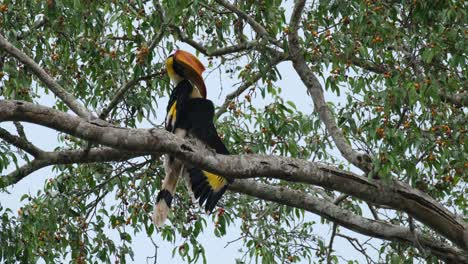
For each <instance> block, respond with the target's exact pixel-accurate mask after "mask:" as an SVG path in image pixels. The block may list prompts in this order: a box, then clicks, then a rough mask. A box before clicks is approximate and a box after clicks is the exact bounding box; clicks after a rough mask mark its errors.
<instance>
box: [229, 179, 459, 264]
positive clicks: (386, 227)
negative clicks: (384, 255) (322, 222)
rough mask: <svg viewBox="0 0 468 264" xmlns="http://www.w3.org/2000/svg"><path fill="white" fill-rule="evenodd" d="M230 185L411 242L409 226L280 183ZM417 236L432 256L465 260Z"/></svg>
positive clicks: (453, 250)
mask: <svg viewBox="0 0 468 264" xmlns="http://www.w3.org/2000/svg"><path fill="white" fill-rule="evenodd" d="M229 189H230V190H232V191H235V192H238V193H243V194H247V195H250V196H253V197H258V198H261V199H264V200H268V201H272V202H277V203H280V204H284V205H288V206H292V207H297V208H302V209H305V210H307V211H309V212H312V213H315V214H318V215H320V216H322V217H325V218H327V219H328V220H330V221H333V222H334V223H337V224H339V225H341V226H343V227H346V228H348V229H350V230H353V231H355V232H358V233H361V234H364V235H368V236H371V237H377V238H381V239H385V240H391V241H399V242H404V243H407V244H411V245H414V244H413V241H414V239H413V237H414V236H413V233H412V232H411V230H409V229H408V228H405V227H401V226H398V225H393V224H389V223H386V222H383V221H375V220H371V219H368V218H364V217H362V216H359V215H356V214H354V213H352V212H351V211H349V210H346V209H343V208H340V207H339V206H337V205H335V204H333V203H331V202H328V201H326V200H323V199H319V198H317V197H314V196H312V195H308V194H305V193H303V192H300V191H296V190H290V189H288V188H286V187H282V186H281V187H278V186H271V185H268V184H264V183H259V182H255V181H252V180H242V181H239V180H237V181H235V182H234V184H232V185H231V186H230V187H229ZM418 237H419V238H420V243H421V245H423V246H424V247H425V248H427V249H429V250H430V251H431V253H432V254H434V255H435V256H437V257H440V258H443V259H445V260H447V261H449V262H452V263H466V262H468V252H467V251H463V250H461V249H458V248H456V247H450V246H447V245H446V244H445V243H443V242H440V241H437V240H435V239H433V238H430V237H428V236H426V235H424V234H422V233H418Z"/></svg>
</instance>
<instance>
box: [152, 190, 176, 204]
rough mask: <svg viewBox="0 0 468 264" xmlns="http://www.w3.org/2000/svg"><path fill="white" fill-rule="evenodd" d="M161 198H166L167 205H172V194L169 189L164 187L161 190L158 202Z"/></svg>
mask: <svg viewBox="0 0 468 264" xmlns="http://www.w3.org/2000/svg"><path fill="white" fill-rule="evenodd" d="M161 199H164V200H165V201H166V204H167V206H168V207H171V204H172V194H171V193H170V192H169V191H168V190H166V189H162V190H161V191H159V193H158V196H157V197H156V203H158V202H159V201H160V200H161Z"/></svg>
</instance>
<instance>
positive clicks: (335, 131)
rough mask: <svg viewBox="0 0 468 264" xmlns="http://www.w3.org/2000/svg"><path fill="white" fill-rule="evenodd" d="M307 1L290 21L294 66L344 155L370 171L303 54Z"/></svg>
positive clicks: (301, 3)
mask: <svg viewBox="0 0 468 264" xmlns="http://www.w3.org/2000/svg"><path fill="white" fill-rule="evenodd" d="M305 2H306V1H305V0H301V1H296V3H295V6H294V10H293V13H292V15H291V20H290V23H289V24H290V31H289V34H288V40H289V52H290V54H291V59H292V61H293V67H294V69H295V70H296V71H297V73H298V74H299V76H300V77H301V80H302V82H303V83H304V84H305V86H306V87H307V89H308V91H309V93H310V94H311V96H312V100H313V101H314V108H315V111H317V112H318V114H319V117H320V120H322V122H323V123H324V124H325V126H326V128H327V130H328V132H329V133H330V135H331V136H332V138H333V141H334V142H335V144H336V146H337V148H338V149H339V151H340V152H341V154H342V155H343V157H344V158H346V159H347V160H348V161H349V162H351V163H352V164H354V165H355V166H356V167H358V168H360V169H361V170H363V171H364V172H366V173H368V172H370V171H371V163H370V161H371V160H370V157H368V156H367V155H366V154H360V153H357V152H355V151H354V150H353V149H352V148H351V146H350V145H349V143H348V141H347V140H346V138H345V137H344V135H343V132H342V131H341V130H340V129H339V128H338V126H337V124H336V121H335V119H334V117H333V114H332V112H331V111H330V109H329V108H328V106H327V103H326V102H325V97H324V94H323V89H322V85H321V84H320V82H319V81H318V79H317V77H316V76H315V74H314V72H313V71H312V70H311V69H310V68H309V67H308V66H307V62H306V60H305V58H304V56H303V55H302V48H301V47H300V45H299V35H298V27H299V26H298V25H299V22H300V20H301V15H302V11H303V9H304V5H305Z"/></svg>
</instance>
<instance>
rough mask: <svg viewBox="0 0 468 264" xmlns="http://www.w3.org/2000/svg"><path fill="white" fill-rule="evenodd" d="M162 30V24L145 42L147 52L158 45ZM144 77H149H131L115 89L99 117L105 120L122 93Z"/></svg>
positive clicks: (160, 73)
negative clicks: (115, 91)
mask: <svg viewBox="0 0 468 264" xmlns="http://www.w3.org/2000/svg"><path fill="white" fill-rule="evenodd" d="M164 31H165V26H163V28H161V30H160V31H159V33H158V34H157V35H156V36H154V38H153V39H152V40H151V41H150V42H148V44H147V45H148V53H151V52H152V51H153V50H154V48H155V47H156V45H158V43H159V42H161V40H162V39H163V37H164V33H165V32H164ZM162 74H163V73H162V72H158V73H156V74H152V75H150V77H155V76H161V75H162ZM145 79H149V78H148V76H145V77H136V78H133V79H132V80H130V81H128V82H126V83H124V84H123V85H122V86H121V87H120V88H119V89H118V90H117V93H116V94H115V96H114V98H112V100H111V101H110V103H109V105H107V107H106V108H104V109H103V110H102V112H101V114H99V118H101V119H103V120H105V119H106V118H107V116H108V115H109V114H110V112H111V111H112V109H114V108H115V107H116V106H117V105H118V104H119V103H120V101H121V100H122V98H123V97H124V95H125V94H126V93H127V92H128V91H129V90H130V89H131V88H132V87H134V86H135V85H136V84H138V83H139V82H140V81H142V80H145Z"/></svg>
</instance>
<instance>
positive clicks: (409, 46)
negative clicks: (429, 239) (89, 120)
mask: <svg viewBox="0 0 468 264" xmlns="http://www.w3.org/2000/svg"><path fill="white" fill-rule="evenodd" d="M236 2H237V6H238V8H239V9H241V10H242V11H243V12H244V13H246V14H247V15H248V16H250V17H251V18H253V19H255V21H257V22H258V23H260V24H261V25H263V26H264V27H265V29H266V31H267V33H268V36H269V37H268V38H257V37H256V36H255V33H253V31H252V28H251V26H250V25H248V22H247V21H245V19H241V18H239V17H238V16H237V15H236V14H234V13H232V12H230V11H227V9H226V8H224V7H223V6H222V5H220V4H219V3H218V2H216V1H197V0H195V1H188V0H178V1H169V0H163V1H140V0H138V1H119V0H116V1H69V0H60V1H59V0H48V1H14V0H4V1H3V2H2V3H1V4H0V14H1V16H0V28H1V29H0V32H1V33H2V34H3V35H4V36H5V37H6V38H7V39H8V40H9V41H11V42H12V44H13V45H15V46H16V47H17V48H18V49H20V50H22V51H23V52H25V53H26V54H28V55H29V56H30V57H31V58H33V59H34V60H35V62H37V63H38V64H39V65H40V66H41V67H43V68H44V69H45V70H46V71H47V72H48V73H49V74H50V75H51V76H52V77H54V78H55V79H56V80H57V81H58V82H59V83H60V84H61V85H62V86H63V87H64V88H65V89H67V91H68V92H70V93H72V94H73V95H74V96H76V97H77V98H78V99H79V100H80V101H81V102H83V103H84V105H85V106H86V107H88V108H89V109H90V110H92V111H93V112H96V113H101V112H102V111H103V110H104V109H105V108H106V107H107V106H108V105H109V103H110V102H111V100H112V99H113V98H114V96H115V94H116V93H117V91H118V90H119V88H121V87H123V86H124V85H125V84H128V83H130V82H134V86H133V87H131V89H129V91H128V92H127V93H126V95H125V97H124V99H123V100H122V102H120V103H119V104H118V105H117V107H115V108H114V109H112V111H111V112H110V114H109V115H108V116H107V120H109V121H111V122H113V123H114V124H116V125H119V126H122V127H130V128H135V127H141V126H142V125H145V126H148V124H155V126H158V124H159V123H160V122H161V121H162V120H163V118H164V116H163V115H161V113H163V111H161V110H160V109H163V108H164V106H165V105H164V104H165V102H166V101H165V100H166V99H165V98H166V97H168V95H169V92H170V90H171V85H170V84H169V81H168V79H167V77H166V76H165V74H164V63H163V62H164V59H165V58H166V56H167V55H168V54H169V53H170V52H171V51H172V50H174V49H176V48H177V47H179V46H180V45H181V42H187V43H188V44H190V45H192V46H194V47H195V48H197V45H202V46H203V47H204V48H205V50H202V49H200V48H199V47H198V50H199V51H200V52H202V53H206V54H213V53H214V52H216V51H218V50H220V49H223V48H226V47H232V46H233V45H234V46H236V45H244V46H245V47H247V48H242V49H240V48H239V49H238V50H236V51H234V52H232V53H226V54H223V55H222V56H212V57H211V56H207V57H208V58H207V59H208V63H207V65H208V68H209V71H211V70H213V72H215V73H216V71H215V70H217V69H219V71H220V72H223V77H227V76H229V77H232V78H234V79H236V80H238V81H240V82H242V83H247V82H253V85H251V86H250V88H249V89H247V90H246V92H244V94H242V95H239V96H236V97H235V98H234V99H233V100H231V101H228V102H227V103H228V104H227V113H226V114H224V115H223V116H221V117H220V118H219V119H218V121H217V127H218V132H219V133H220V135H221V137H222V139H223V140H224V142H225V143H226V144H227V145H228V148H229V149H230V150H231V151H232V152H233V153H239V154H241V153H264V154H274V155H282V156H289V157H294V158H301V159H307V160H313V161H321V162H324V163H328V164H332V165H335V166H337V167H340V168H344V167H349V164H348V163H347V162H344V161H343V160H342V159H341V157H340V156H339V155H337V154H336V153H337V152H336V151H333V150H334V149H335V148H336V146H335V145H334V143H333V142H332V140H331V138H330V136H329V134H328V133H327V131H326V129H325V126H324V125H323V124H322V123H321V121H320V119H319V118H318V116H317V114H316V113H315V112H314V113H310V111H305V113H304V112H302V111H301V110H304V109H298V108H297V107H296V105H295V103H294V102H291V101H286V100H284V99H283V98H282V96H281V95H282V94H284V92H285V90H286V88H288V89H301V88H300V87H294V88H291V87H279V86H278V85H277V84H276V82H277V81H278V80H279V79H281V78H283V79H284V78H288V77H287V76H284V75H282V74H281V73H280V72H279V71H278V70H277V68H276V65H272V61H273V59H272V58H274V57H275V53H274V51H275V50H283V51H284V52H286V53H287V52H288V49H289V47H288V42H287V33H288V32H289V30H290V29H289V26H288V22H287V17H288V16H289V14H290V10H291V4H290V3H289V2H284V3H283V2H282V1H279V0H263V1H236ZM466 10H467V9H466V6H465V5H464V4H463V3H462V2H460V1H402V2H398V3H397V2H392V1H371V0H367V1H341V0H336V1H314V4H310V5H309V6H307V10H306V13H305V14H304V20H303V23H302V24H301V25H300V34H301V39H300V41H301V45H302V47H303V48H304V50H305V53H304V56H305V58H306V60H307V62H308V65H309V66H310V67H311V68H312V69H313V70H314V71H315V72H316V73H317V75H319V76H321V77H322V79H323V82H324V88H325V89H326V90H327V91H328V92H330V93H332V94H335V95H336V96H340V97H341V98H345V100H344V101H343V103H338V102H336V103H331V102H330V108H331V109H332V110H333V112H334V114H335V117H336V119H337V120H338V124H339V127H340V129H342V130H343V132H344V134H345V136H346V137H347V138H348V139H349V142H350V143H351V144H352V145H353V147H354V148H355V149H358V150H360V151H363V152H366V153H368V154H370V155H371V156H373V157H376V158H375V159H374V160H373V164H374V171H373V172H372V175H379V176H381V177H383V178H384V179H387V180H389V179H399V180H402V181H405V182H408V183H409V184H411V185H412V186H413V187H415V188H418V189H421V190H422V191H424V192H426V193H428V194H430V195H431V196H432V197H434V198H436V199H437V200H438V201H441V202H442V203H444V204H445V205H446V206H447V207H449V208H451V209H452V210H453V211H455V212H457V213H459V214H461V215H465V216H466V215H468V211H467V207H466V205H467V204H466V182H467V174H466V169H467V166H468V164H467V162H466V160H468V151H467V149H466V145H467V144H466V143H467V136H466V132H467V126H466V118H467V111H466V99H463V96H465V98H466V86H467V80H466V71H467V65H468V64H467V58H466V52H467V51H466V39H467V33H468V32H467V31H466V29H464V27H463V25H466V17H467V16H466ZM187 40H190V41H192V42H190V41H187ZM153 41H154V42H153ZM194 42H195V44H194ZM248 42H252V43H251V44H249V45H247V44H246V43H248ZM256 74H259V78H258V79H255V78H254V76H255V75H256ZM44 91H45V92H44ZM48 93H49V91H48V90H47V87H44V86H43V85H42V84H41V83H40V82H39V81H38V80H37V79H35V78H34V77H33V75H32V73H31V72H30V71H29V70H28V69H27V68H25V66H24V65H22V64H20V63H18V62H17V61H16V60H15V59H14V58H11V57H9V56H6V55H5V54H4V51H1V50H0V97H1V98H3V99H19V100H27V101H32V102H36V103H43V102H44V100H45V99H44V98H48V97H50V96H49V95H47V94H48ZM241 93H242V91H241ZM215 94H216V92H213V98H214V96H215ZM209 96H212V95H209ZM453 98H455V99H453ZM456 98H462V99H456ZM264 100H266V101H268V103H267V104H266V105H264V106H262V104H263V101H264ZM463 100H465V101H463ZM464 102H465V103H464ZM53 105H54V107H55V108H57V109H60V110H63V111H67V110H68V109H67V107H66V106H65V105H64V104H63V102H61V101H60V100H55V99H54V100H53ZM158 109H159V110H158ZM158 122H159V123H158ZM58 141H59V142H60V146H59V147H58V148H57V149H79V148H83V147H86V146H87V144H88V142H83V141H82V140H80V139H77V138H74V137H71V136H68V135H59V136H58ZM0 150H1V151H0V172H2V173H3V172H6V169H7V167H8V166H11V164H16V163H17V160H26V161H27V160H28V159H29V158H28V156H27V154H25V153H23V152H19V151H17V150H16V149H15V148H14V147H13V146H10V145H9V144H7V143H6V141H3V140H0ZM161 165H162V163H161V160H160V157H145V158H138V159H132V160H129V161H126V162H112V163H102V164H86V165H83V164H79V165H57V166H54V168H53V171H54V173H55V175H54V177H53V178H51V179H50V180H48V181H47V182H46V183H44V187H43V190H41V191H40V192H38V193H37V194H25V195H24V196H23V197H22V200H24V202H25V205H24V206H23V207H21V208H20V209H19V210H18V211H17V212H13V211H12V210H11V209H10V208H7V207H6V206H7V205H5V204H1V202H0V214H1V217H2V218H1V226H0V244H1V245H2V248H0V260H2V261H4V262H7V263H8V262H15V261H19V262H24V263H26V262H36V261H38V260H40V259H42V260H43V261H45V262H48V263H55V262H59V261H60V260H63V259H71V260H73V262H76V263H87V262H90V263H97V262H99V263H100V262H103V263H110V262H112V261H119V262H120V263H125V262H126V261H128V260H129V259H131V258H132V257H133V251H132V247H131V242H132V239H133V237H134V235H136V234H137V233H141V232H144V233H146V234H147V235H148V236H152V235H153V236H154V234H155V233H156V232H158V236H160V237H161V238H162V239H165V240H167V241H170V242H175V241H176V238H177V237H181V238H183V240H184V242H183V244H181V245H174V251H173V254H178V255H180V256H181V257H182V258H183V259H184V260H185V261H186V262H187V263H195V262H199V261H202V262H206V257H205V249H204V245H203V241H200V240H199V239H198V238H199V236H200V234H201V233H202V232H213V234H214V235H215V236H217V237H220V236H224V235H226V232H228V230H229V228H234V227H233V224H234V223H237V224H239V225H240V230H241V237H240V241H242V243H243V249H242V253H245V254H244V255H243V256H239V260H238V262H239V263H244V261H247V260H249V259H250V260H254V261H255V262H262V263H273V262H287V263H292V262H299V261H309V262H311V261H319V262H320V261H324V260H325V259H327V258H329V259H330V260H331V261H332V262H335V263H337V262H338V256H335V255H334V254H333V252H332V253H331V254H330V252H329V251H328V244H327V240H325V239H324V238H322V237H319V236H317V235H314V230H316V228H317V224H318V223H315V222H314V221H312V220H310V215H309V213H305V212H304V211H302V210H299V209H297V208H290V207H286V206H283V205H278V204H275V203H270V202H265V201H262V200H256V199H252V198H249V197H245V196H240V195H238V194H234V193H229V194H227V195H226V197H225V199H224V201H223V205H224V207H222V208H219V210H218V211H216V212H215V213H214V214H213V215H212V216H211V217H200V215H202V212H201V210H200V209H199V208H198V207H197V206H196V205H194V204H192V203H191V201H190V197H189V195H188V194H187V192H186V189H185V187H183V186H179V187H178V188H179V190H178V196H176V197H175V200H174V208H178V210H174V211H172V212H171V215H170V220H171V224H170V225H166V226H165V227H163V228H162V229H161V230H158V231H156V230H155V227H154V226H153V225H152V223H151V220H150V217H149V212H151V211H152V205H153V204H154V197H155V195H154V194H155V192H156V191H157V190H159V188H160V179H161V178H162V175H164V173H163V171H162V166H161ZM372 175H371V176H372ZM0 179H1V178H0ZM259 181H263V182H265V183H268V184H272V185H278V186H288V187H290V188H293V189H296V190H300V191H303V192H307V193H311V194H314V195H318V194H317V193H316V189H314V188H312V187H310V186H306V185H304V184H297V183H294V184H293V183H289V182H285V181H279V180H272V179H261V180H259ZM2 185H3V184H2ZM323 192H325V193H327V194H328V195H329V196H330V197H334V196H336V195H337V194H335V193H334V192H332V191H330V190H323ZM342 206H343V207H346V208H347V209H349V210H351V211H353V212H354V213H356V214H362V207H363V203H362V201H359V200H357V199H349V200H346V201H345V202H343V204H342ZM382 211H385V210H383V209H382V210H381V212H382ZM383 214H384V215H381V217H384V219H385V220H388V221H391V222H392V223H398V224H401V225H407V224H408V218H407V217H406V216H404V215H401V214H395V213H389V214H385V213H383ZM208 221H212V222H213V223H214V226H215V228H214V230H205V229H206V227H207V222H208ZM323 223H326V224H329V223H328V222H327V221H326V220H323ZM418 227H419V228H421V229H422V230H423V231H424V232H427V233H429V231H428V230H427V228H425V227H423V226H418ZM109 229H112V230H115V231H116V232H117V233H118V234H119V237H118V238H117V239H114V238H111V237H110V235H109V234H108V230H109ZM432 235H433V234H432ZM379 247H380V250H379V251H378V253H377V254H379V255H380V258H381V260H382V261H385V262H388V263H401V261H403V260H406V261H408V263H412V261H418V260H422V259H425V260H427V261H428V262H437V260H436V259H434V258H433V257H432V256H428V255H425V254H420V253H418V250H417V249H416V248H414V247H411V246H407V245H401V244H398V243H395V242H389V243H388V246H387V244H386V243H382V244H381V245H380V244H379Z"/></svg>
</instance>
